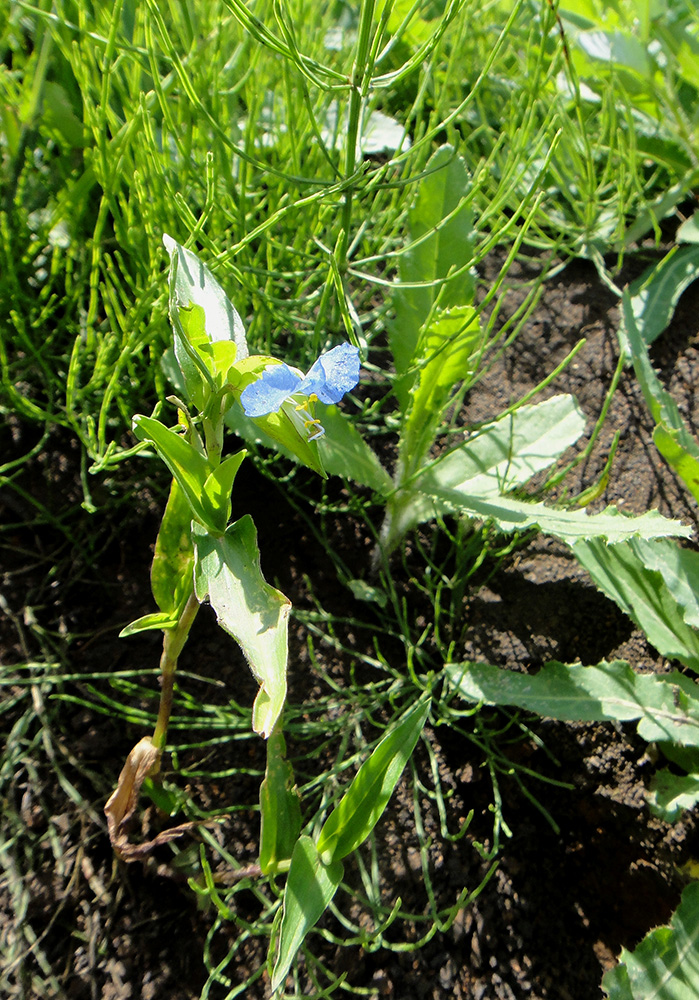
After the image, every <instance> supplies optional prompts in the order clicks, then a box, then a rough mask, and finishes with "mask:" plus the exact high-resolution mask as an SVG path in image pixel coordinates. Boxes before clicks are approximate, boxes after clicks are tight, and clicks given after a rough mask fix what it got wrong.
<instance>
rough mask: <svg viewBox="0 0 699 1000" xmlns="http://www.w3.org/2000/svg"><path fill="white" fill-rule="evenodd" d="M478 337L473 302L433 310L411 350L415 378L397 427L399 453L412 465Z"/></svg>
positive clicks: (424, 448) (436, 425)
mask: <svg viewBox="0 0 699 1000" xmlns="http://www.w3.org/2000/svg"><path fill="white" fill-rule="evenodd" d="M481 341H482V336H481V328H480V322H479V319H478V315H477V313H476V310H475V309H474V308H473V306H454V307H452V308H451V309H441V308H440V309H437V310H435V311H433V313H432V314H431V316H430V318H429V319H428V321H427V323H426V325H425V327H423V329H422V330H421V332H420V338H419V341H418V344H417V347H416V350H415V356H414V358H413V363H414V365H415V367H416V368H417V376H416V380H415V382H414V384H413V386H412V388H411V390H410V403H409V406H408V409H407V412H406V414H405V418H404V421H403V427H402V428H401V453H402V456H403V458H404V460H405V459H406V458H408V457H409V458H410V461H411V464H412V465H413V466H414V467H416V466H417V465H418V464H421V461H422V457H423V456H424V455H425V454H427V452H429V450H430V448H431V447H432V444H433V442H434V438H435V435H436V433H437V430H438V428H439V425H440V423H441V421H442V419H443V413H444V408H445V407H446V405H447V403H448V401H449V398H450V396H451V394H452V392H453V390H454V388H455V386H456V385H457V384H458V383H459V382H462V381H463V380H464V379H465V378H467V376H468V375H469V373H470V370H471V366H470V361H471V358H472V356H473V355H474V354H475V353H476V351H477V349H478V347H479V346H480V344H481Z"/></svg>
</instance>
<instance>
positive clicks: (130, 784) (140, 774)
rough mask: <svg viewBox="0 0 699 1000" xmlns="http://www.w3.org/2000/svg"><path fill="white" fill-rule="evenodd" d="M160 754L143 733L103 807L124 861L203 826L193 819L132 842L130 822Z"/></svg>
mask: <svg viewBox="0 0 699 1000" xmlns="http://www.w3.org/2000/svg"><path fill="white" fill-rule="evenodd" d="M159 757H160V754H159V752H158V750H157V749H156V747H155V746H154V745H153V741H152V740H151V738H150V737H149V736H144V737H143V739H142V740H139V742H138V743H137V744H136V746H135V747H134V748H133V750H132V751H131V752H130V754H129V756H128V757H127V758H126V763H125V764H124V766H123V768H122V769H121V774H120V775H119V781H118V784H117V787H116V789H115V790H114V792H112V794H111V795H110V796H109V799H108V800H107V804H106V805H105V807H104V813H105V816H106V817H107V828H108V830H109V839H110V841H111V844H112V847H113V848H114V853H115V854H116V855H117V857H119V858H121V859H122V861H126V862H131V861H140V860H142V859H143V858H146V857H147V856H148V855H149V854H151V852H152V851H154V850H155V848H156V847H159V846H160V845H161V844H167V843H168V842H169V841H170V840H175V839H176V838H177V837H181V836H182V834H183V833H189V832H190V831H191V830H195V829H196V828H197V827H198V826H201V825H202V824H201V823H194V822H190V823H180V824H179V826H173V827H170V829H169V830H163V831H162V833H159V834H158V835H157V836H156V837H154V838H153V839H152V840H147V841H145V842H144V843H142V844H132V843H131V842H130V841H129V824H130V822H131V820H132V819H133V816H134V813H135V812H136V806H137V805H138V797H139V794H140V791H141V786H142V785H143V782H144V781H145V779H146V778H147V777H148V775H149V774H150V772H151V770H152V769H153V767H154V766H155V765H156V764H157V762H158V760H159Z"/></svg>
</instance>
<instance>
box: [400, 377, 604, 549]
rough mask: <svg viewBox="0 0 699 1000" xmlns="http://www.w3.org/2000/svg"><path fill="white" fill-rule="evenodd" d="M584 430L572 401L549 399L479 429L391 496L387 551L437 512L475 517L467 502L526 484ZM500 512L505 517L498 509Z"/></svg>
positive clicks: (520, 408)
mask: <svg viewBox="0 0 699 1000" xmlns="http://www.w3.org/2000/svg"><path fill="white" fill-rule="evenodd" d="M584 427H585V418H584V416H583V414H582V412H581V410H580V408H579V407H578V404H577V402H576V400H575V399H574V398H573V397H572V396H553V397H552V398H551V399H547V400H544V401H543V402H541V403H536V404H529V405H525V406H521V407H519V409H517V410H516V411H515V412H514V413H512V414H509V415H508V416H506V417H502V418H500V419H499V420H495V421H494V422H493V423H491V424H487V425H485V426H484V427H481V428H479V430H478V431H477V433H475V434H474V435H473V436H472V437H471V438H469V439H468V440H467V441H465V442H464V443H463V444H460V445H458V446H457V447H456V448H453V449H452V450H451V451H449V452H446V453H445V454H443V455H441V456H439V457H438V458H436V459H434V460H433V461H431V462H430V463H429V464H428V465H426V466H425V468H424V470H423V471H422V472H421V473H420V474H419V475H418V476H416V477H415V478H414V479H413V480H412V482H411V483H409V485H408V486H405V487H403V488H402V490H401V491H400V493H398V494H397V495H396V496H395V498H394V499H393V501H392V507H393V509H392V523H391V536H390V537H389V538H388V539H385V540H384V542H385V547H386V549H387V550H388V551H390V550H391V549H392V548H393V547H394V545H395V544H397V541H398V540H400V539H401V538H402V537H403V536H404V535H405V534H407V532H408V531H410V530H411V529H412V528H414V527H415V526H416V525H417V524H419V523H420V522H421V521H428V520H431V519H432V518H433V517H435V516H436V515H437V514H438V513H442V514H444V513H454V512H460V513H467V514H469V513H470V514H471V515H472V516H478V515H475V514H474V512H473V511H472V510H470V509H466V507H465V506H464V505H463V504H464V503H465V499H464V498H465V497H473V496H475V497H478V498H497V497H499V496H500V495H501V494H502V493H503V492H505V491H507V490H508V489H511V488H512V487H513V486H517V485H521V484H523V483H526V482H527V481H528V480H529V479H531V477H532V476H533V475H535V474H536V473H537V472H540V471H541V470H542V469H545V468H548V466H549V465H551V464H552V462H554V461H555V460H556V459H557V458H558V457H559V456H560V455H561V454H562V453H563V452H564V451H565V450H566V448H568V447H570V446H571V445H572V444H574V443H575V442H576V441H577V440H578V438H579V437H580V435H581V434H582V432H583V430H584ZM542 509H544V510H546V509H547V508H543V507H542ZM499 512H500V513H501V514H502V513H504V511H503V508H502V507H501V508H500V511H499ZM529 513H532V511H529ZM510 516H514V513H513V514H511V515H510ZM504 530H508V529H504ZM509 530H514V529H509Z"/></svg>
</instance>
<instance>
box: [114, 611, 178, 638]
mask: <svg viewBox="0 0 699 1000" xmlns="http://www.w3.org/2000/svg"><path fill="white" fill-rule="evenodd" d="M178 620H179V615H178V614H177V611H170V612H168V611H154V612H153V613H152V614H150V615H143V617H141V618H137V619H136V621H135V622H131V624H130V625H126V626H125V627H124V628H123V629H122V630H121V632H120V633H119V638H120V639H125V638H126V637H127V636H129V635H136V634H137V633H138V632H150V631H153V630H155V629H157V630H161V629H165V628H174V627H175V625H177V622H178Z"/></svg>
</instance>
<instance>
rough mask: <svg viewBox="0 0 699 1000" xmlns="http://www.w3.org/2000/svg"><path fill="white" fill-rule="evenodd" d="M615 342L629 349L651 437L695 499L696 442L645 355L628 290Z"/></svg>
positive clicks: (698, 493)
mask: <svg viewBox="0 0 699 1000" xmlns="http://www.w3.org/2000/svg"><path fill="white" fill-rule="evenodd" d="M619 342H620V344H621V348H622V350H624V351H630V352H631V360H632V361H633V366H634V371H635V372H636V378H637V379H638V382H639V385H640V386H641V391H642V392H643V397H644V399H645V401H646V406H647V407H648V409H649V411H650V414H651V416H652V417H653V420H654V421H655V423H656V425H657V426H656V430H655V434H654V440H655V441H656V444H657V447H658V450H659V451H660V453H661V455H662V456H663V458H664V459H665V460H666V462H667V463H668V464H669V465H670V467H671V468H672V469H674V470H675V472H676V473H677V474H678V475H679V476H680V477H681V479H682V480H683V482H684V483H685V484H686V486H687V488H688V489H689V491H690V492H691V494H692V496H693V497H694V499H695V500H697V501H699V445H698V444H697V442H696V440H695V439H694V437H693V436H692V434H691V433H690V431H689V430H688V429H687V426H686V425H685V423H684V421H683V420H682V417H681V416H680V411H679V410H678V408H677V404H676V403H675V401H674V399H673V398H672V396H671V395H670V394H669V393H668V392H666V391H665V390H664V389H663V387H662V386H661V384H660V382H659V380H658V376H657V375H656V374H655V372H654V370H653V366H652V365H651V363H650V358H649V356H648V347H647V345H646V343H645V341H644V339H643V336H642V331H641V330H639V328H638V325H637V323H636V319H635V316H634V312H633V305H632V303H631V298H630V296H629V293H628V290H625V291H624V295H623V298H622V325H621V328H620V330H619Z"/></svg>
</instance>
